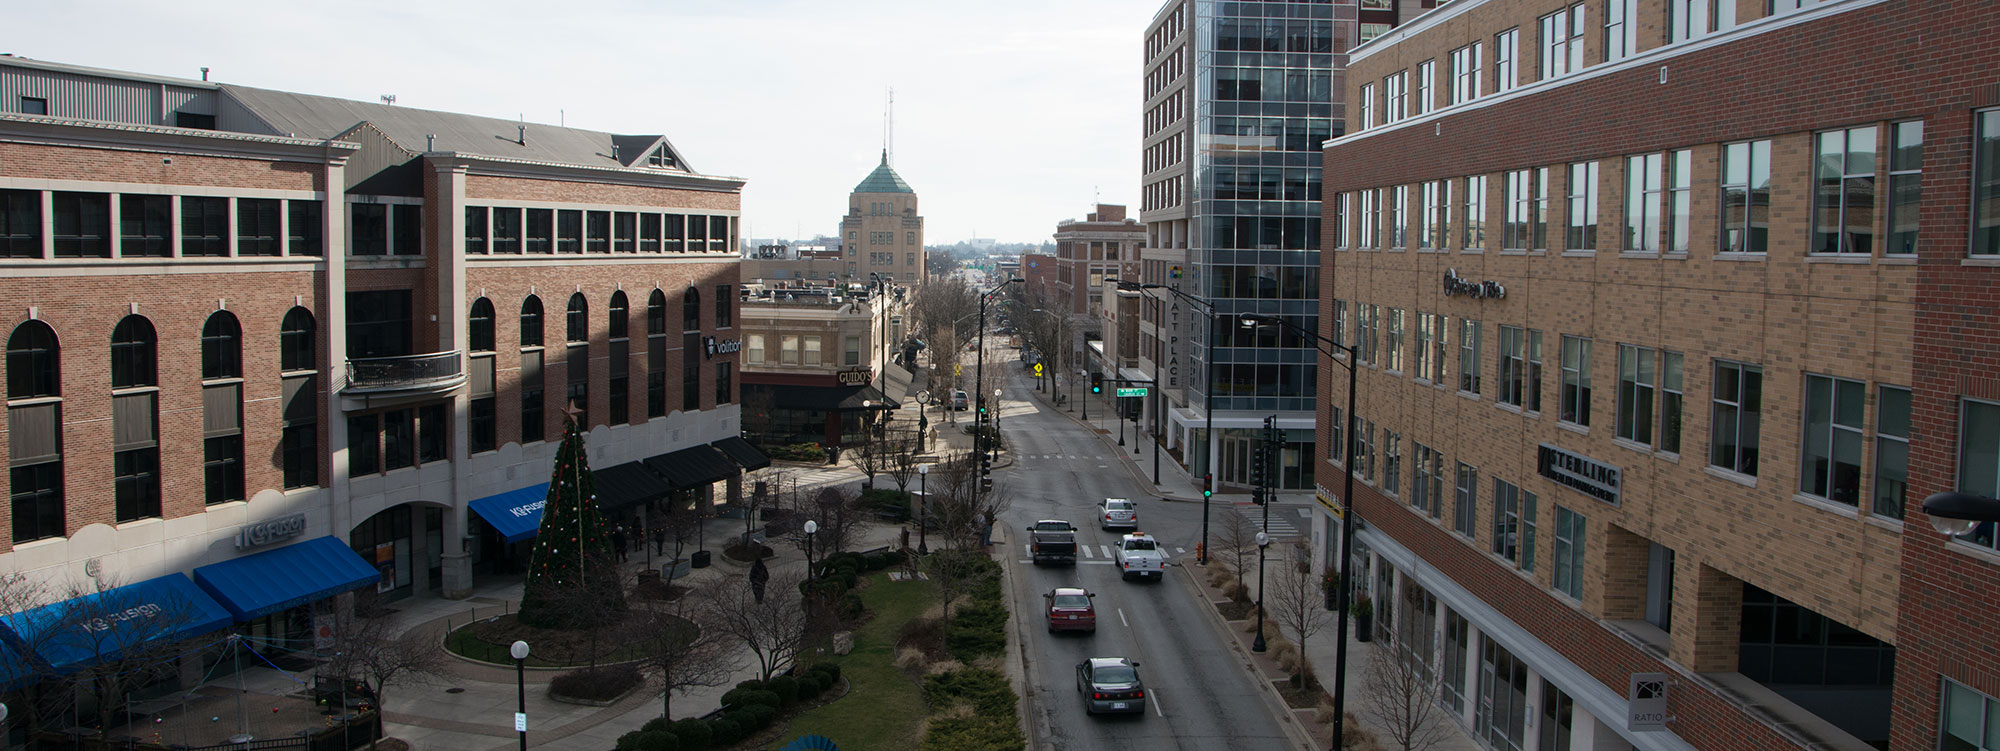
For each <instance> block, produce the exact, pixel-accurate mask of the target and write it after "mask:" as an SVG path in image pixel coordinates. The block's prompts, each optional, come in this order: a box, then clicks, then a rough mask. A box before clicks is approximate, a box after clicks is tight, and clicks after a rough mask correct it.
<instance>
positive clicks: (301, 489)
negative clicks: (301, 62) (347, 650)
mask: <svg viewBox="0 0 2000 751" xmlns="http://www.w3.org/2000/svg"><path fill="white" fill-rule="evenodd" d="M742 184H743V183H742V180H740V179H736V178H728V177H716V176H711V175H706V174H703V173H700V172H696V171H694V170H693V169H691V168H690V167H689V166H688V164H687V163H686V161H685V160H684V159H683V157H682V155H681V154H680V153H679V152H677V151H676V150H675V149H674V148H673V146H672V145H671V144H670V143H668V142H667V140H666V139H665V138H664V137H662V136H658V135H620V134H611V133H600V132H594V131H586V130H580V129H573V128H561V127H555V126H548V125H542V124H524V123H517V122H513V121H505V120H499V119H494V118H484V117H476V116H470V115H461V114H455V113H445V112H433V111H426V110H418V109H409V108H403V107H394V106H388V105H380V104H372V103H362V102H352V101H346V100H340V99H333V98H328V97H319V96H314V95H309V94H299V93H293V92H282V91H270V90H262V89H252V88H247V87H240V86H233V85H227V84H220V83H211V82H208V81H191V80H184V79H177V78H166V77H158V76H149V75H145V74H135V73H125V72H117V71H105V70H98V69H91V68H82V67H77V66H70V65H61V64H54V63H45V62H37V61H30V60H25V59H20V58H12V57H0V250H4V253H0V256H4V260H3V261H0V308H4V309H5V310H6V311H7V315H8V316H10V318H9V321H8V323H7V325H8V327H9V329H10V334H9V344H8V357H7V359H6V364H5V371H6V374H7V377H8V379H9V380H8V383H9V391H8V418H7V429H6V431H5V432H4V433H0V450H4V451H6V452H7V455H8V456H9V458H10V466H11V470H12V471H11V477H10V480H11V482H10V496H11V502H10V503H8V504H7V505H5V506H4V507H0V528H5V529H7V530H9V532H10V534H9V535H7V536H6V537H4V538H0V571H9V572H23V573H26V574H29V575H30V576H31V577H33V578H34V579H35V580H37V581H40V582H43V583H46V584H49V585H50V586H53V587H55V588H57V589H58V590H62V589H68V588H72V587H74V588H78V589H83V590H86V591H88V590H90V589H93V588H102V587H109V586H115V585H120V584H129V583H134V582H140V581H142V580H152V579H155V578H160V577H177V576H180V575H181V574H182V573H184V572H188V571H190V570H193V571H194V572H195V574H196V576H195V577H194V578H195V579H196V580H197V581H198V582H199V581H203V577H202V576H201V575H200V573H201V572H202V571H204V570H208V569H211V568H213V567H215V566H230V565H236V564H240V563H242V562H245V561H255V562H256V563H255V564H254V566H255V567H257V568H259V569H260V570H262V569H269V570H267V571H265V572H264V574H263V575H266V576H271V577H275V579H274V580H273V581H272V582H270V583H271V585H272V586H273V587H275V588H278V589H284V588H285V587H302V586H307V585H309V584H310V582H305V583H301V582H296V581H289V580H285V579H284V577H285V576H286V575H287V572H286V571H283V570H278V569H284V568H287V567H285V566H276V565H271V561H273V560H274V559H268V558H260V556H265V555H270V554H274V553H282V552H284V551H286V550H291V549H294V548H302V547H303V545H304V543H299V544H291V545H285V546H284V547H280V545H283V544H286V543H293V542H294V541H295V540H294V538H298V539H308V540H312V541H320V540H331V541H335V545H334V547H336V548H348V549H351V550H353V551H354V553H349V554H347V557H346V558H341V559H340V560H341V561H342V562H344V563H353V564H356V565H360V566H361V567H362V569H361V570H362V575H363V579H362V580H360V581H358V582H357V581H353V580H345V581H342V582H337V584H339V585H340V587H344V589H340V591H345V590H346V589H352V588H353V587H354V586H355V585H357V584H358V585H360V586H367V585H371V584H372V585H374V587H375V588H376V589H378V590H379V592H381V593H382V594H383V595H384V596H386V597H400V596H407V595H412V594H423V593H442V594H444V595H446V596H458V595H460V593H463V592H465V591H467V590H468V588H469V587H470V585H471V583H472V579H473V577H474V576H475V575H478V574H480V573H483V572H487V571H492V570H500V569H505V568H508V567H510V566H514V565H518V564H519V563H520V561H519V557H520V556H521V555H523V554H524V553H525V548H524V547H522V546H521V545H519V544H517V542H516V541H518V540H521V539H524V538H525V537H528V536H532V535H533V533H534V530H533V523H534V521H535V519H537V518H538V516H539V510H538V506H536V505H535V503H534V502H535V501H536V500H538V499H539V498H540V497H541V493H542V492H543V490H542V489H540V488H539V487H538V486H539V485H542V484H544V483H545V480H546V479H547V477H548V476H549V472H550V470H551V467H550V464H551V460H552V458H553V456H554V454H555V450H556V446H557V441H558V439H559V438H560V436H561V432H562V427H563V424H564V421H565V419H566V415H565V410H566V408H568V407H570V406H572V405H573V406H574V407H575V408H576V409H577V410H579V412H578V421H579V422H580V424H582V425H584V426H585V427H586V429H587V439H588V441H589V445H590V458H591V461H592V464H593V467H594V468H595V469H597V470H599V471H600V478H601V482H600V488H601V489H602V490H601V492H600V502H601V503H602V504H603V505H604V506H605V507H606V508H607V509H608V513H611V514H612V515H613V516H615V517H618V518H621V519H627V520H628V521H627V523H631V522H630V521H629V520H630V519H631V518H633V517H634V516H635V515H636V514H637V513H638V512H639V510H640V509H641V508H643V507H644V506H645V505H647V504H649V503H656V502H658V501H660V500H661V499H662V498H665V497H667V496H668V495H670V494H673V493H680V494H681V497H692V496H702V495H705V494H707V493H708V492H709V487H708V482H709V481H725V480H727V481H729V482H731V483H732V485H733V484H734V479H733V478H734V477H735V476H736V475H737V474H738V473H739V472H740V469H738V465H737V464H736V463H732V462H731V461H730V460H729V459H728V458H725V457H724V455H723V454H721V453H720V450H721V449H723V448H727V449H732V450H734V449H739V448H740V447H739V446H737V445H736V444H738V443H740V438H738V407H737V405H736V401H737V397H736V395H737V386H738V379H737V378H736V376H735V370H736V363H737V359H738V357H737V355H736V350H737V346H738V345H737V342H736V339H737V335H736V334H735V327H736V322H735V321H734V320H733V319H734V315H733V309H734V307H735V304H736V299H737V286H738V280H737V266H738V260H739V258H738V254H737V253H736V251H735V246H736V243H735V240H736V228H737V223H738V219H737V216H738V207H739V200H740V191H741V188H742ZM710 444H720V445H719V446H716V447H711V445H710ZM682 452H686V453H682ZM752 453H753V454H754V452H752ZM648 459H652V460H654V462H653V464H652V465H644V464H642V460H648ZM663 462H664V463H667V464H674V465H676V466H677V467H694V468H696V471H694V472H693V473H692V474H677V475H675V476H674V477H673V478H669V477H667V476H666V474H663V473H661V472H657V471H654V469H653V468H657V467H658V466H659V465H660V464H661V463H663ZM649 467H651V468H649ZM482 501H485V505H484V506H482ZM482 508H483V509H484V510H483V511H482V510H481V509H482ZM510 509H512V510H514V511H518V512H519V513H510V511H509V510H510ZM524 525H525V526H524ZM355 554H359V556H358V558H357V557H355ZM291 568H298V567H291ZM371 570H372V571H373V572H374V573H372V574H371V573H370V572H371ZM291 573H296V571H294V572H291ZM369 579H373V581H370V580H369ZM204 586H207V585H206V584H204ZM333 593H334V592H333V591H332V590H325V589H321V590H312V591H299V592H291V593H290V594H291V595H293V596H294V597H293V600H294V601H292V602H289V603H285V604H282V605H281V606H273V608H272V609H270V610H268V611H263V612H251V613H248V614H245V613H243V612H237V613H236V616H237V618H236V620H237V625H236V628H237V629H238V630H239V631H241V632H244V633H251V634H255V635H258V636H269V637H272V638H281V639H303V640H304V641H303V643H305V644H307V645H310V643H311V638H310V633H311V630H312V629H311V626H312V623H311V621H312V619H313V618H314V617H318V616H322V615H324V610H325V609H324V608H323V607H320V606H319V604H318V602H319V600H320V599H321V598H322V597H323V596H325V595H328V594H333ZM300 598H303V599H300ZM301 603H303V604H301ZM222 604H224V605H230V603H227V602H224V603H222Z"/></svg>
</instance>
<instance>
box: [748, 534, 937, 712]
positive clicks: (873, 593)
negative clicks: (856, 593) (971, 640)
mask: <svg viewBox="0 0 2000 751" xmlns="http://www.w3.org/2000/svg"><path fill="white" fill-rule="evenodd" d="M936 599H937V588H936V587H934V586H932V584H931V582H929V581H928V580H916V581H901V582H898V581H890V580H889V572H888V571H878V572H876V573H875V574H873V575H871V576H869V577H868V586H867V587H865V588H863V589H862V590H861V601H862V602H864V603H866V604H867V606H868V609H869V610H870V611H872V612H873V613H874V614H875V617H874V618H873V619H871V620H869V621H868V623H867V624H866V625H863V626H862V627H861V630H859V631H856V632H855V633H854V651H853V652H850V653H848V654H847V656H845V657H837V658H834V659H836V660H838V661H839V662H840V675H841V677H843V678H846V679H847V682H848V685H849V686H851V687H852V690H851V691H850V692H849V693H848V694H847V696H844V697H841V699H840V700H838V701H835V702H832V703H830V704H827V705H825V706H822V707H819V708H817V709H814V710H811V711H809V712H806V713H805V714H801V715H799V716H797V717H793V718H792V720H791V726H790V727H789V728H787V729H786V730H785V734H784V735H782V736H779V740H778V741H777V742H776V743H772V744H770V745H769V746H767V747H766V748H767V749H777V748H782V747H783V746H784V745H785V744H787V743H790V742H792V741H793V740H795V739H797V738H799V737H801V736H806V735H813V734H818V735H824V736H826V737H827V738H830V739H832V740H833V742H834V743H837V744H839V745H840V747H841V748H916V746H917V742H918V741H920V740H922V739H921V738H919V737H918V735H917V729H918V728H919V727H921V726H922V723H923V721H924V716H925V714H926V710H925V707H924V697H923V691H922V690H921V688H920V687H919V686H918V685H917V684H916V683H915V682H913V681H911V680H910V679H909V678H908V677H907V676H905V675H904V674H903V671H902V670H899V669H897V667H896V634H897V632H898V631H900V630H902V627H903V624H904V623H907V622H909V620H910V619H912V618H915V617H917V615H919V614H921V613H923V611H924V608H927V607H930V605H931V603H932V602H934V601H935V600H936Z"/></svg>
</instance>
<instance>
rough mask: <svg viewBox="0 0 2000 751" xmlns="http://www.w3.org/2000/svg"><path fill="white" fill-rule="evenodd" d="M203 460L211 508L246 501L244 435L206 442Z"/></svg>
mask: <svg viewBox="0 0 2000 751" xmlns="http://www.w3.org/2000/svg"><path fill="white" fill-rule="evenodd" d="M201 459H202V461H201V469H202V478H203V480H202V481H203V486H204V488H205V489H206V491H207V498H206V501H207V502H208V503H209V504H210V505H213V504H217V503H227V502H229V501H240V500H243V434H241V433H236V434H233V435H223V436H214V437H211V438H206V439H203V441H202V451H201Z"/></svg>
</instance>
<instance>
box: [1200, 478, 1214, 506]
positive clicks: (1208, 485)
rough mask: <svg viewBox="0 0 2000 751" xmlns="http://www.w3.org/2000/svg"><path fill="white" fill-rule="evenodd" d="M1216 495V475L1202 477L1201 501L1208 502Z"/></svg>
mask: <svg viewBox="0 0 2000 751" xmlns="http://www.w3.org/2000/svg"><path fill="white" fill-rule="evenodd" d="M1214 495H1215V475H1214V474H1213V473H1210V474H1206V475H1202V476H1201V499H1202V500H1204V501H1206V500H1208V499H1209V498H1210V497H1212V496H1214Z"/></svg>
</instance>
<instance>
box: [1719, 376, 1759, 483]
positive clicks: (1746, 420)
mask: <svg viewBox="0 0 2000 751" xmlns="http://www.w3.org/2000/svg"><path fill="white" fill-rule="evenodd" d="M1763 387H1764V371H1763V369H1761V368H1759V367H1757V366H1755V365H1745V364H1743V363H1738V362H1729V361H1727V360H1717V361H1715V401H1714V403H1713V405H1712V407H1713V414H1712V415H1711V416H1710V419H1709V425H1710V431H1711V435H1710V436H1709V453H1708V463H1709V464H1711V465H1714V466H1717V467H1721V468H1723V469H1726V470H1729V471H1732V472H1740V473H1742V474H1745V475H1749V476H1751V477H1756V476H1757V438H1758V428H1759V421H1760V418H1761V416H1762V412H1763V400H1762V392H1763Z"/></svg>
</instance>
